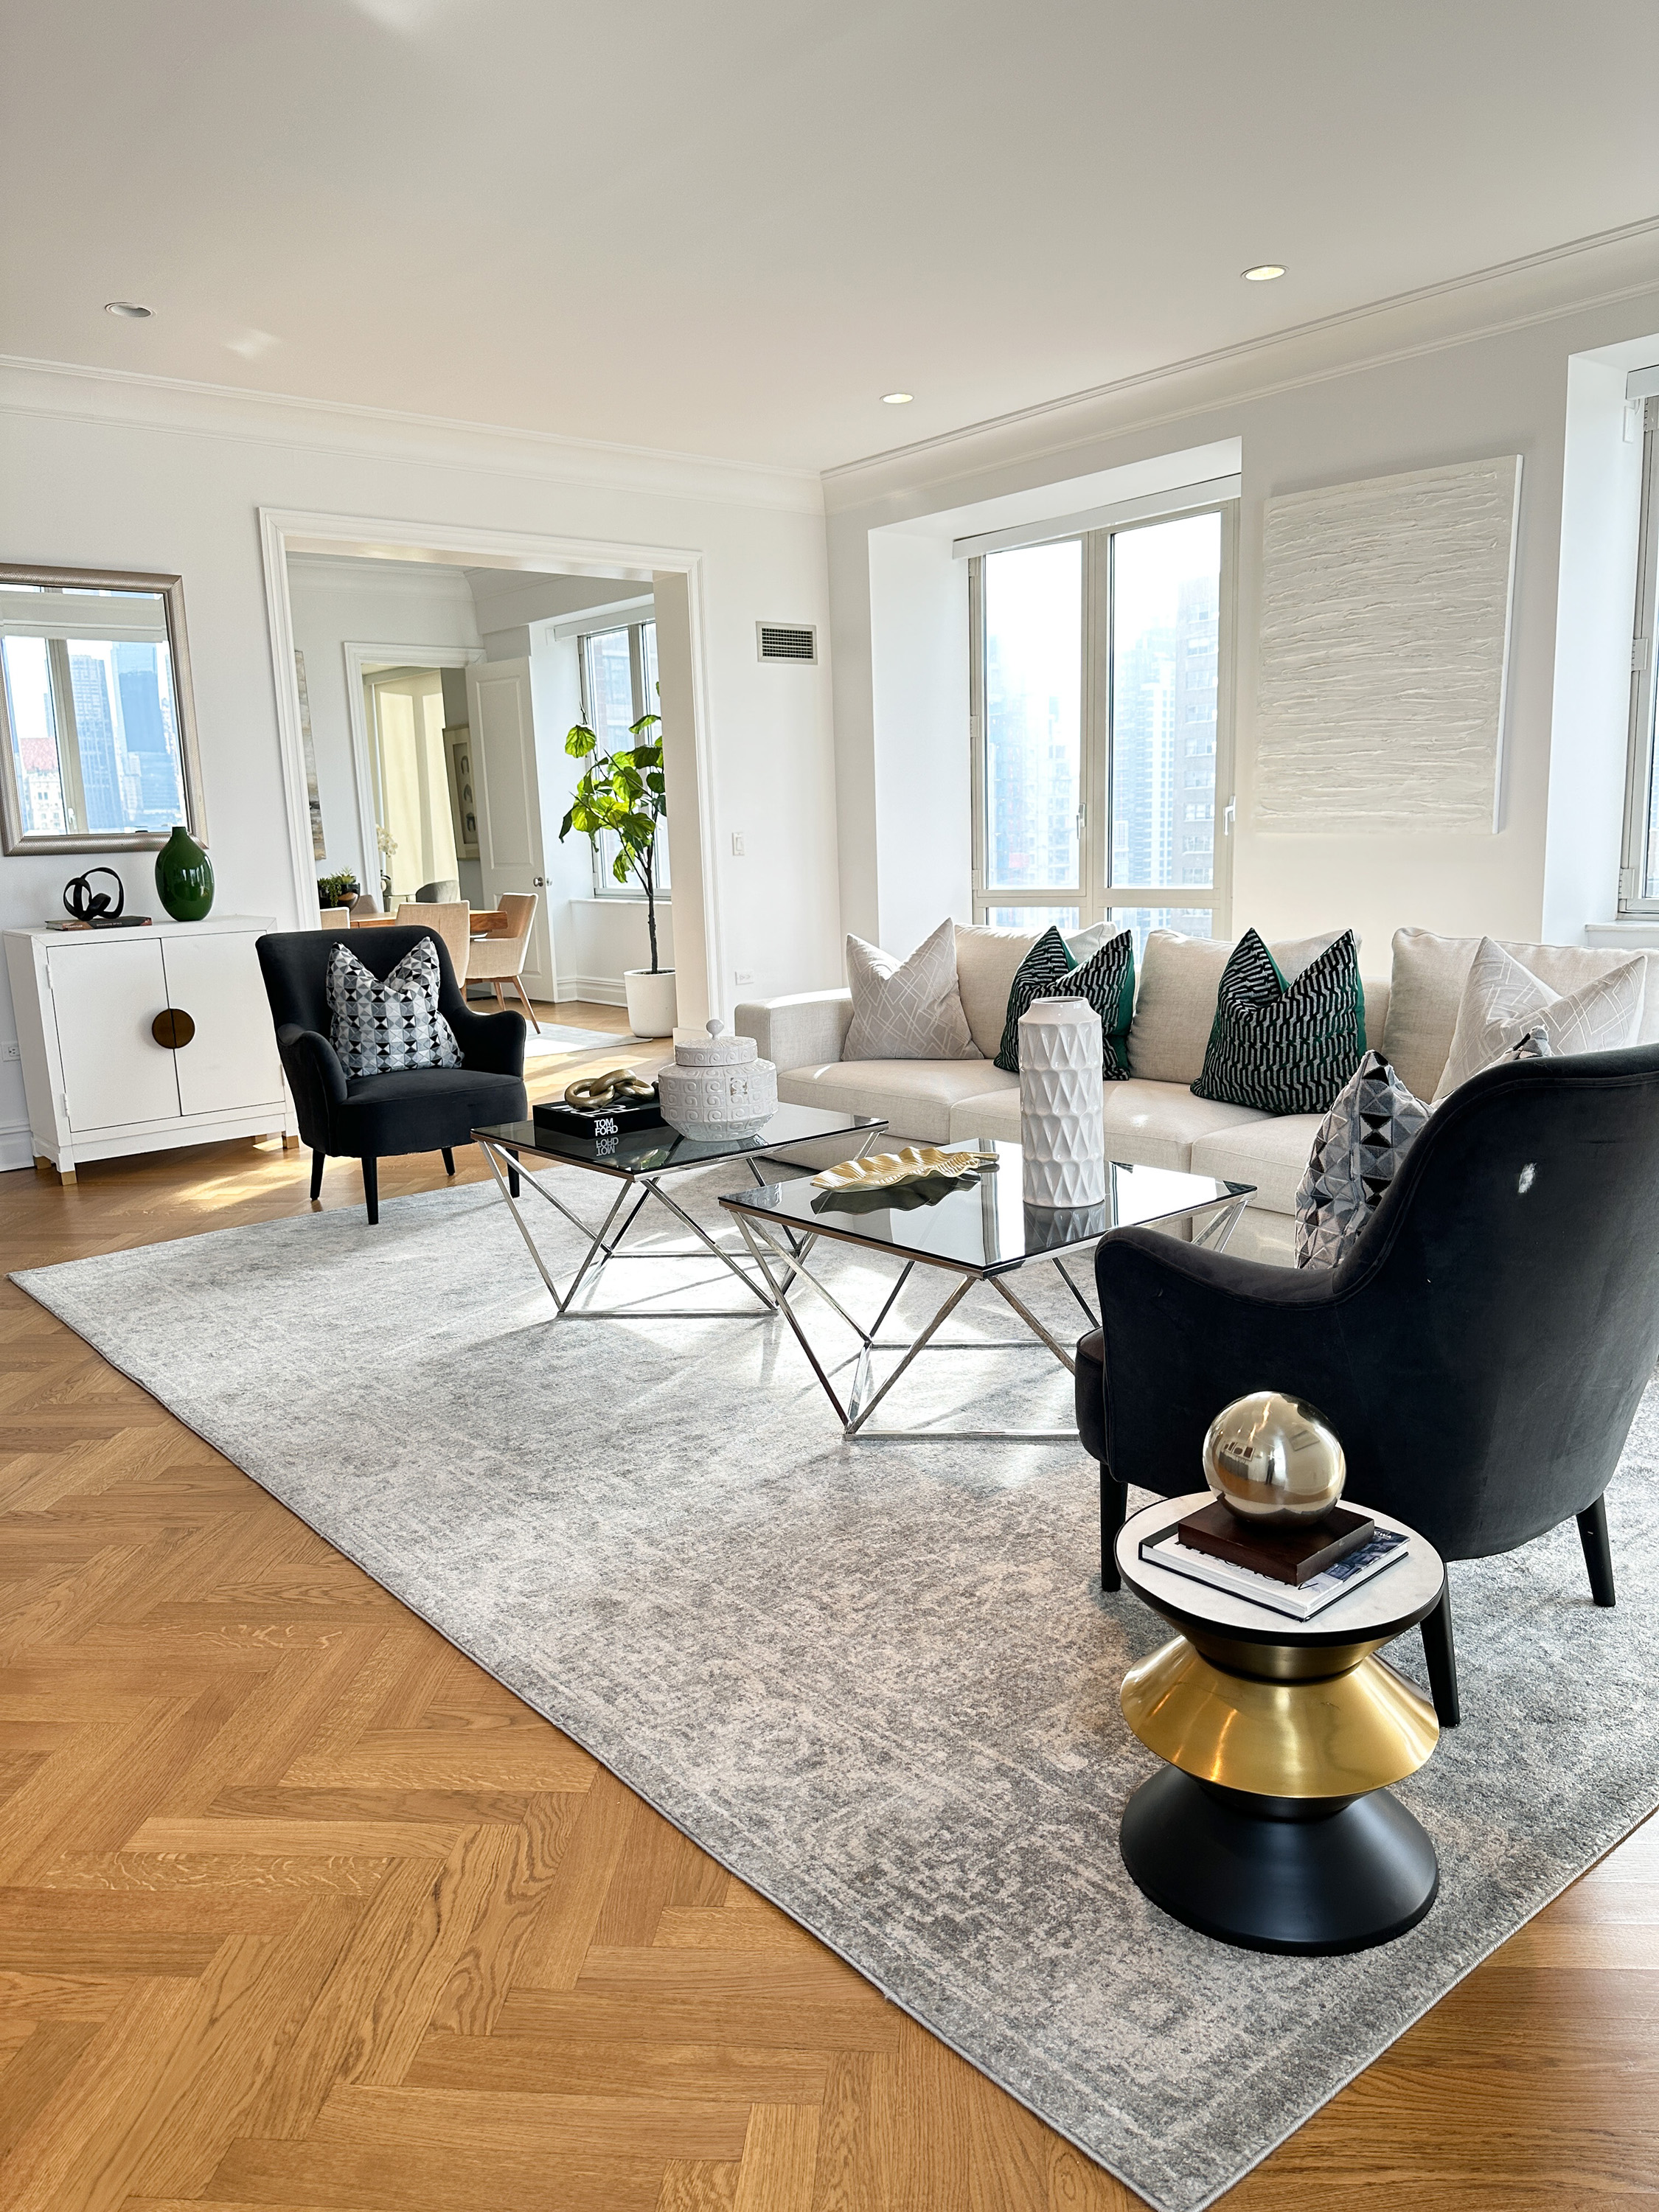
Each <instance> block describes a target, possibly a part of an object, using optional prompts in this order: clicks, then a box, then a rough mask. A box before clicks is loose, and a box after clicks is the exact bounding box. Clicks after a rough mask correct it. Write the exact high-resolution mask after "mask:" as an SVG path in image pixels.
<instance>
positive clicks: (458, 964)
mask: <svg viewBox="0 0 1659 2212" xmlns="http://www.w3.org/2000/svg"><path fill="white" fill-rule="evenodd" d="M471 911H472V908H471V905H470V904H469V902H467V901H466V900H465V899H460V900H459V901H457V902H455V903H453V904H450V903H449V902H445V903H444V904H443V905H442V906H439V905H435V904H434V903H433V902H430V901H426V902H422V903H421V904H420V905H418V906H417V905H415V904H413V903H411V902H410V901H408V900H405V901H404V903H403V904H402V905H401V906H400V907H399V908H398V924H399V926H400V927H404V928H411V929H435V930H436V931H437V933H438V934H439V936H440V937H441V938H442V939H443V941H444V943H445V945H447V947H448V948H449V960H450V965H451V966H452V967H453V969H454V970H455V973H456V974H457V975H465V974H466V972H467V965H466V963H467V950H468V945H469V942H470V932H469V929H468V926H467V917H468V915H470V914H471Z"/></svg>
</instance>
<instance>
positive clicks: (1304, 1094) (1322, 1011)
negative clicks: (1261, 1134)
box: [1192, 929, 1365, 1114]
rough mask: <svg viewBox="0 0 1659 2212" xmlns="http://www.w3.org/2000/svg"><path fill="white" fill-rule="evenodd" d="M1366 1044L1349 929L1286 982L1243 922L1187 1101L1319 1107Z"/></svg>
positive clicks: (1300, 1109)
mask: <svg viewBox="0 0 1659 2212" xmlns="http://www.w3.org/2000/svg"><path fill="white" fill-rule="evenodd" d="M1364 1050H1365V994H1364V988H1363V987H1362V986H1361V983H1360V981H1359V947H1358V944H1357V943H1356V941H1355V939H1354V933H1353V932H1352V930H1351V929H1345V930H1344V931H1343V933H1342V934H1341V936H1340V937H1339V938H1338V939H1336V940H1335V942H1334V944H1332V945H1328V946H1327V947H1326V949H1325V951H1323V952H1322V953H1320V954H1319V955H1318V957H1316V958H1315V959H1313V960H1310V962H1309V963H1308V965H1307V966H1306V967H1305V968H1304V969H1303V970H1302V972H1301V974H1300V975H1297V977H1296V979H1295V981H1293V982H1290V983H1286V981H1285V978H1284V976H1283V975H1281V974H1280V972H1279V967H1278V964H1277V963H1276V962H1275V961H1274V959H1273V955H1272V953H1271V952H1269V951H1268V950H1267V946H1266V945H1264V944H1263V943H1262V941H1261V937H1260V936H1259V935H1258V933H1256V932H1255V930H1254V929H1247V930H1246V931H1245V933H1244V934H1243V937H1241V938H1240V939H1239V940H1238V942H1237V945H1235V946H1234V947H1233V949H1232V951H1231V955H1230V956H1229V957H1228V961H1227V964H1226V966H1225V968H1224V969H1222V971H1221V982H1220V986H1219V988H1218V991H1217V994H1216V1009H1215V1021H1214V1024H1213V1025H1212V1028H1211V1030H1210V1042H1209V1044H1208V1047H1207V1048H1206V1051H1205V1054H1204V1070H1203V1073H1202V1074H1200V1077H1199V1079H1198V1081H1197V1082H1196V1083H1194V1085H1192V1091H1193V1096H1194V1097H1195V1098H1214V1099H1218V1100H1220V1101H1221V1102H1222V1103H1224V1104H1226V1105H1229V1106H1252V1107H1254V1108H1255V1109H1256V1111H1257V1112H1258V1113H1262V1114H1323V1113H1326V1112H1328V1110H1329V1109H1330V1107H1331V1105H1332V1103H1333V1102H1334V1099H1335V1097H1336V1095H1337V1093H1338V1092H1339V1091H1340V1090H1341V1089H1342V1086H1343V1085H1344V1084H1346V1082H1347V1081H1348V1080H1349V1079H1350V1078H1351V1077H1352V1074H1353V1073H1354V1070H1355V1069H1356V1068H1357V1067H1358V1065H1359V1062H1360V1060H1361V1059H1362V1057H1363V1056H1364Z"/></svg>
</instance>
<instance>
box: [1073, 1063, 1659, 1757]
mask: <svg viewBox="0 0 1659 2212" xmlns="http://www.w3.org/2000/svg"><path fill="white" fill-rule="evenodd" d="M1095 1279H1096V1282H1097V1285H1098V1288H1099V1293H1100V1314H1101V1328H1100V1329H1099V1331H1098V1332H1097V1334H1094V1335H1092V1336H1088V1337H1085V1339H1084V1340H1083V1342H1082V1344H1081V1345H1080V1346H1079V1360H1078V1368H1077V1403H1078V1423H1079V1431H1080V1432H1081V1434H1082V1437H1083V1441H1084V1443H1085V1447H1086V1448H1087V1449H1088V1450H1089V1451H1090V1452H1091V1455H1093V1456H1094V1457H1095V1458H1096V1459H1097V1460H1098V1461H1099V1462H1100V1475H1101V1483H1100V1496H1101V1581H1102V1584H1103V1587H1104V1588H1106V1589H1116V1588H1117V1586H1118V1577H1117V1572H1116V1567H1115V1560H1114V1557H1113V1547H1114V1541H1115V1536H1116V1534H1117V1532H1118V1530H1119V1529H1120V1528H1121V1527H1122V1524H1123V1518H1124V1511H1125V1502H1126V1501H1125V1486H1127V1485H1128V1484H1135V1485H1137V1486H1139V1487H1140V1488H1142V1489H1145V1490H1152V1491H1155V1492H1158V1493H1160V1494H1161V1495H1162V1496H1164V1497H1166V1498H1171V1497H1179V1496H1180V1495H1182V1493H1183V1492H1187V1491H1191V1490H1196V1489H1199V1488H1200V1487H1201V1486H1202V1483H1203V1473H1202V1468H1201V1463H1200V1454H1201V1449H1202V1445H1203V1441H1204V1432H1205V1430H1206V1427H1207V1426H1208V1425H1209V1423H1210V1422H1211V1420H1212V1419H1213V1418H1214V1416H1215V1415H1216V1414H1217V1413H1219V1412H1220V1410H1221V1408H1222V1407H1224V1406H1225V1405H1228V1404H1230V1403H1231V1401H1232V1400H1233V1399H1235V1398H1239V1397H1243V1396H1244V1395H1246V1394H1247V1393H1249V1392H1250V1391H1253V1390H1265V1389H1272V1390H1282V1391H1285V1392H1286V1393H1287V1394H1289V1395H1292V1396H1296V1397H1300V1398H1305V1399H1307V1400H1308V1401H1310V1402H1311V1403H1312V1404H1313V1405H1315V1406H1316V1407H1318V1408H1319V1410H1320V1411H1321V1412H1322V1413H1323V1414H1324V1415H1325V1417H1326V1419H1328V1421H1329V1422H1330V1424H1331V1425H1332V1427H1333V1428H1334V1430H1335V1431H1336V1433H1337V1435H1338V1436H1339V1437H1340V1438H1341V1440H1342V1444H1343V1449H1344V1450H1345V1451H1346V1454H1347V1461H1348V1480H1347V1489H1348V1493H1349V1495H1350V1496H1351V1497H1352V1498H1353V1499H1354V1500H1355V1501H1356V1502H1357V1503H1358V1504H1363V1505H1374V1506H1380V1507H1381V1508H1382V1510H1383V1511H1384V1512H1386V1513H1393V1514H1395V1515H1397V1516H1399V1517H1400V1518H1401V1520H1402V1521H1406V1522H1409V1523H1410V1524H1411V1525H1412V1526H1413V1528H1420V1529H1421V1530H1422V1532H1423V1534H1425V1536H1427V1537H1428V1539H1429V1541H1431V1543H1432V1544H1434V1545H1435V1546H1436V1547H1437V1549H1438V1550H1439V1551H1440V1552H1441V1553H1443V1556H1444V1557H1446V1558H1447V1559H1486V1558H1488V1557H1490V1556H1491V1555H1492V1553H1498V1552H1508V1551H1512V1550H1513V1549H1514V1548H1515V1547H1516V1545H1519V1544H1525V1543H1528V1542H1529V1541H1531V1540H1532V1539H1533V1538H1534V1536H1541V1535H1542V1534H1544V1533H1545V1531H1546V1530H1547V1529H1550V1528H1555V1527H1557V1526H1558V1525H1559V1523H1560V1522H1563V1521H1565V1520H1566V1519H1568V1518H1569V1516H1577V1522H1578V1528H1579V1534H1580V1536H1581V1538H1582V1540H1583V1548H1584V1557H1585V1561H1586V1564H1587V1565H1588V1567H1589V1579H1590V1589H1591V1594H1592V1595H1593V1596H1594V1598H1595V1602H1596V1603H1597V1604H1598V1605H1611V1604H1612V1603H1613V1559H1612V1552H1611V1547H1610V1545H1609V1541H1608V1535H1607V1508H1606V1504H1605V1503H1604V1498H1603V1493H1604V1492H1605V1491H1606V1489H1607V1484H1608V1481H1609V1480H1610V1479H1611V1477H1612V1475H1613V1470H1614V1468H1616V1467H1617V1465H1618V1463H1619V1455H1620V1452H1621V1451H1622V1449H1624V1443H1625V1439H1626V1436H1627V1435H1628V1434H1629V1432H1630V1425H1631V1422H1632V1419H1634V1417H1635V1413H1636V1407H1637V1403H1638V1400H1639V1399H1640V1397H1641V1395H1642V1392H1643V1390H1644V1388H1645V1386H1646V1384H1647V1383H1648V1382H1649V1380H1650V1377H1651V1376H1652V1374H1653V1370H1654V1361H1655V1358H1656V1354H1659V1047H1656V1046H1652V1045H1638V1046H1637V1047H1634V1048H1632V1049H1631V1050H1628V1051H1624V1052H1605V1053H1585V1054H1574V1055H1570V1056H1564V1057H1563V1058H1561V1059H1559V1060H1523V1061H1519V1062H1512V1063H1510V1064H1508V1065H1505V1066H1498V1067H1492V1068H1488V1069H1487V1070H1486V1071H1485V1073H1482V1074H1480V1075H1477V1076H1476V1077H1475V1078H1474V1079H1473V1081H1471V1082H1469V1083H1467V1084H1465V1085H1463V1087H1462V1090H1460V1091H1456V1092H1455V1093H1454V1094H1453V1096H1452V1097H1450V1098H1449V1099H1448V1100H1447V1102H1446V1103H1445V1104H1444V1105H1443V1106H1442V1107H1441V1108H1440V1109H1438V1111H1437V1113H1436V1114H1435V1115H1434V1116H1433V1118H1432V1119H1431V1121H1430V1122H1429V1124H1428V1126H1427V1127H1426V1128H1425V1130H1424V1131H1423V1133H1422V1134H1421V1135H1420V1136H1419V1138H1418V1139H1417V1141H1416V1143H1415V1144H1414V1145H1413V1146H1412V1148H1411V1151H1410V1152H1408V1153H1407V1157H1406V1160H1405V1164H1404V1165H1403V1166H1402V1168H1401V1171H1400V1173H1399V1175H1398V1176H1396V1177H1395V1181H1394V1182H1393V1183H1392V1185H1391V1186H1390V1187H1389V1189H1388V1191H1387V1192H1386V1193H1385V1194H1384V1195H1383V1200H1382V1202H1381V1204H1380V1205H1379V1206H1377V1208H1376V1212H1375V1213H1374V1214H1373V1216H1372V1218H1371V1219H1370V1221H1369V1222H1368V1223H1367V1224H1366V1225H1365V1228H1364V1231H1362V1232H1361V1234H1360V1235H1359V1237H1358V1238H1357V1239H1356V1240H1355V1242H1354V1243H1353V1245H1352V1248H1351V1249H1350V1250H1349V1253H1348V1255H1347V1256H1346V1258H1345V1259H1344V1260H1343V1261H1341V1262H1340V1264H1339V1265H1338V1266H1337V1267H1334V1268H1312V1267H1310V1268H1299V1269H1291V1268H1285V1267H1264V1266H1261V1265H1260V1264H1258V1263H1257V1262H1255V1261H1248V1260H1237V1259H1232V1258H1230V1257H1229V1256H1228V1255H1226V1254H1225V1252H1209V1251H1206V1250H1205V1249H1202V1248H1201V1247H1200V1246H1195V1245H1189V1244H1182V1243H1176V1241H1175V1240H1174V1239H1173V1238H1170V1237H1163V1236H1159V1235H1158V1234H1157V1233H1156V1232H1154V1231H1150V1230H1143V1229H1126V1230H1121V1231H1114V1232H1113V1233H1112V1234H1111V1235H1109V1236H1108V1237H1103V1239H1102V1241H1101V1243H1100V1246H1099V1248H1098V1250H1097V1255H1096V1261H1095ZM1423 1640H1424V1645H1425V1652H1426V1656H1427V1658H1428V1662H1429V1675H1430V1681H1431V1686H1432V1688H1433V1691H1434V1696H1435V1705H1436V1707H1437V1711H1438V1712H1439V1714H1440V1717H1441V1720H1442V1721H1443V1723H1454V1722H1455V1720H1456V1718H1457V1715H1458V1707H1457V1675H1456V1663H1455V1656H1454V1651H1453V1646H1452V1639H1451V1616H1450V1609H1449V1605H1448V1604H1446V1603H1445V1601H1443V1603H1442V1606H1441V1607H1440V1609H1439V1610H1438V1611H1437V1613H1433V1614H1431V1615H1430V1617H1429V1619H1428V1620H1425V1622H1424V1624H1423Z"/></svg>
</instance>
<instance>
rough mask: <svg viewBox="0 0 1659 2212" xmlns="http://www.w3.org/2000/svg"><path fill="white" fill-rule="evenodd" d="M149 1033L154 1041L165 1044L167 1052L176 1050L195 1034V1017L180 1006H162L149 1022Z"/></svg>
mask: <svg viewBox="0 0 1659 2212" xmlns="http://www.w3.org/2000/svg"><path fill="white" fill-rule="evenodd" d="M149 1033H150V1035H151V1036H153V1037H154V1038H155V1042H156V1043H157V1044H159V1045H163V1046H165V1047H166V1048H167V1051H168V1052H177V1051H178V1050H179V1048H180V1047H181V1046H183V1045H187V1044H188V1043H189V1042H190V1041H191V1038H192V1037H193V1036H195V1034H196V1019H195V1017H194V1015H192V1014H187V1013H186V1012H185V1010H184V1008H183V1007H182V1006H163V1007H162V1009H161V1012H160V1013H159V1014H157V1016H156V1017H155V1020H154V1021H153V1022H152V1023H151V1024H150V1025H149Z"/></svg>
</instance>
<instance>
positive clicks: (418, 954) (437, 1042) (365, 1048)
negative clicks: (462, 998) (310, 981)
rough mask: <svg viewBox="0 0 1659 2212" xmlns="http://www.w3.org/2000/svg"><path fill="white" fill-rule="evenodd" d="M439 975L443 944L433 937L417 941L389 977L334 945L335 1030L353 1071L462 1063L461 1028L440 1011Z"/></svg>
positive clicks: (331, 994) (331, 1005)
mask: <svg viewBox="0 0 1659 2212" xmlns="http://www.w3.org/2000/svg"><path fill="white" fill-rule="evenodd" d="M439 974H440V971H439V968H438V948H437V946H436V945H435V944H434V943H433V941H432V939H430V938H429V937H423V938H422V939H421V941H420V943H419V944H418V945H410V948H409V950H408V951H407V952H405V953H404V957H403V958H402V959H401V960H400V961H399V962H398V964H397V966H396V967H395V968H394V969H392V973H391V974H390V975H387V976H386V977H385V978H384V979H382V978H381V977H380V976H379V975H371V974H370V973H369V971H368V969H367V968H365V967H364V965H363V963H362V961H361V960H360V959H359V958H358V957H357V956H356V953H355V952H353V951H349V949H348V948H347V947H346V946H345V945H335V946H333V948H332V949H331V951H330V953H329V956H328V984H327V989H328V1011H329V1030H330V1036H331V1042H332V1043H333V1046H334V1049H335V1051H336V1052H337V1053H338V1054H339V1055H340V1065H341V1066H342V1067H343V1068H344V1070H345V1072H346V1073H347V1074H348V1075H349V1076H351V1075H390V1074H392V1073H395V1072H396V1071H397V1070H398V1069H399V1068H405V1067H459V1066H460V1065H461V1048H460V1047H459V1044H457V1043H456V1042H455V1032H454V1030H453V1029H451V1028H450V1026H449V1024H448V1023H447V1021H446V1020H445V1019H444V1018H443V1016H442V1015H441V1013H440V1012H438V984H439Z"/></svg>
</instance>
